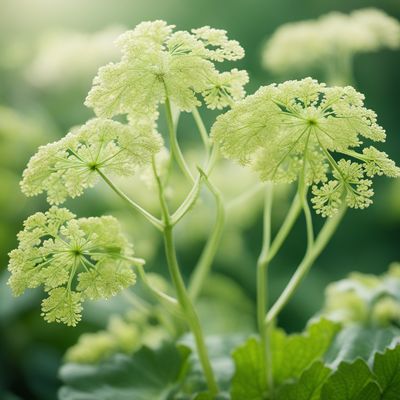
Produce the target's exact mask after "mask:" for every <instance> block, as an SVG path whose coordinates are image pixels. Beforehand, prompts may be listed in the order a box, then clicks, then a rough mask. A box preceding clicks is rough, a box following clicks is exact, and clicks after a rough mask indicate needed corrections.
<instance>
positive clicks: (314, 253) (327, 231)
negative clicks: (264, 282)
mask: <svg viewBox="0 0 400 400" xmlns="http://www.w3.org/2000/svg"><path fill="white" fill-rule="evenodd" d="M345 211H346V208H345V207H343V208H342V209H340V210H339V211H338V213H337V214H336V215H335V216H334V217H332V218H330V219H328V220H327V221H326V222H325V224H324V226H323V227H322V229H321V231H320V232H319V234H318V237H317V238H316V240H315V242H314V244H313V246H312V247H311V249H310V250H309V251H307V252H306V254H305V256H304V258H303V260H302V261H301V263H300V264H299V266H298V267H297V269H296V272H295V273H294V275H293V276H292V278H291V279H290V281H289V283H288V285H287V286H286V288H285V289H284V291H283V292H282V294H281V295H280V297H279V298H278V300H277V301H276V302H275V304H274V305H273V306H272V307H271V309H270V310H269V312H268V314H267V315H266V317H265V324H266V325H268V324H269V323H271V322H272V321H274V320H275V318H276V317H277V316H278V314H279V313H280V312H281V310H282V309H283V307H285V305H286V304H287V303H288V301H289V300H290V299H291V298H292V296H293V295H294V293H295V291H296V289H297V288H298V286H299V285H300V283H301V282H302V281H303V279H304V277H305V276H306V275H307V273H308V271H309V270H310V268H311V266H312V265H313V263H314V261H315V260H316V258H317V257H318V256H319V255H320V254H321V252H322V250H323V249H324V248H325V247H326V245H327V244H328V243H329V240H330V239H331V238H332V236H333V234H334V233H335V231H336V229H337V227H338V225H339V223H340V221H341V220H342V218H343V216H344V214H345Z"/></svg>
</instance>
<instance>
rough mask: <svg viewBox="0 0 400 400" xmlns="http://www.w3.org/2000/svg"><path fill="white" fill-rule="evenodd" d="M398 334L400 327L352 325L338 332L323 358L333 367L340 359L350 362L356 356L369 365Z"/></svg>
mask: <svg viewBox="0 0 400 400" xmlns="http://www.w3.org/2000/svg"><path fill="white" fill-rule="evenodd" d="M399 336H400V329H398V328H394V327H390V328H372V327H363V326H359V325H352V326H349V327H347V328H345V329H343V330H342V331H340V332H339V334H338V335H337V336H336V338H335V340H334V342H333V343H332V346H331V347H330V349H329V351H328V352H327V354H326V357H325V360H326V362H327V363H328V364H329V365H330V366H331V367H333V368H335V367H337V366H338V365H339V364H340V363H341V362H342V361H347V362H351V361H354V360H355V359H356V358H362V359H363V360H365V361H367V362H368V363H369V364H370V365H371V364H372V361H373V359H374V356H375V354H376V353H377V352H378V351H380V352H382V351H384V350H385V349H386V348H387V347H389V346H390V345H391V344H392V343H393V341H394V340H396V338H398V337H399Z"/></svg>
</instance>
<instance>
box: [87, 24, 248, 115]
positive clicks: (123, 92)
mask: <svg viewBox="0 0 400 400" xmlns="http://www.w3.org/2000/svg"><path fill="white" fill-rule="evenodd" d="M173 29H174V26H173V25H167V23H166V22H164V21H153V22H143V23H141V24H139V25H138V26H137V27H136V28H135V29H134V30H132V31H128V32H126V33H125V34H123V35H121V36H120V37H119V39H118V41H117V43H118V45H119V47H120V48H121V51H122V58H121V61H120V62H118V63H111V64H108V65H106V66H104V67H102V68H100V70H99V72H98V75H97V77H96V78H95V80H94V86H93V88H92V90H91V91H90V92H89V95H88V97H87V99H86V105H87V106H89V107H91V108H93V109H94V111H95V113H96V114H97V115H98V116H101V117H113V116H115V115H118V114H127V115H128V116H129V117H131V118H132V117H133V118H134V119H142V118H144V119H146V120H149V119H153V120H154V119H155V118H156V117H157V110H158V105H159V104H160V103H163V102H165V100H166V97H167V96H168V98H169V99H170V100H171V101H172V102H173V103H174V104H175V106H176V107H177V108H178V109H180V110H182V111H191V110H192V109H193V108H194V107H196V106H199V105H200V104H201V103H200V101H199V99H198V98H197V95H198V94H200V95H203V96H205V97H206V103H207V105H208V107H210V108H222V107H225V106H226V105H228V104H229V102H230V101H232V99H233V100H236V99H238V98H240V97H242V96H243V94H244V92H243V85H244V84H245V83H247V80H248V78H247V74H246V72H245V71H238V70H236V69H234V70H232V71H230V72H224V73H222V74H221V73H219V72H218V71H217V70H216V68H215V66H214V63H215V62H222V61H224V60H231V61H232V60H238V59H240V58H242V57H243V56H244V51H243V49H242V47H240V45H239V43H238V42H237V41H234V40H229V39H228V38H227V36H226V32H225V31H223V30H218V29H212V28H210V27H203V28H200V29H193V30H192V31H191V32H190V33H189V32H186V31H176V32H173Z"/></svg>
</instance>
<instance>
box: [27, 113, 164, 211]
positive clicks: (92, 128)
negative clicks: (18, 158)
mask: <svg viewBox="0 0 400 400" xmlns="http://www.w3.org/2000/svg"><path fill="white" fill-rule="evenodd" d="M161 145H162V140H161V137H160V136H159V135H158V134H157V133H155V132H154V129H153V127H152V126H149V125H143V124H142V125H139V124H136V125H124V124H121V123H119V122H116V121H112V120H108V119H101V118H97V119H93V120H90V121H89V122H87V123H86V124H85V125H83V126H82V127H80V128H79V129H76V130H74V131H72V132H71V133H69V134H68V135H67V136H65V137H64V138H63V139H61V140H59V141H57V142H54V143H50V144H48V145H46V146H42V147H40V148H39V151H38V152H37V153H36V154H35V155H34V156H33V157H32V158H31V160H30V161H29V163H28V166H27V168H26V169H25V171H24V173H23V179H22V182H21V188H22V191H23V192H24V193H25V194H26V195H27V196H34V195H37V194H40V193H42V192H46V193H47V200H48V201H49V203H50V204H60V203H62V202H64V201H65V200H66V198H67V197H77V196H80V195H81V194H82V193H83V191H84V189H86V188H90V187H93V186H94V185H95V184H96V183H97V181H98V180H99V173H98V172H99V171H100V172H104V173H110V174H112V175H118V176H128V175H131V174H133V173H134V172H135V171H136V170H137V169H138V168H140V167H142V166H144V165H146V164H149V163H150V162H151V158H152V156H153V155H154V154H155V153H157V152H158V151H159V150H160V148H161Z"/></svg>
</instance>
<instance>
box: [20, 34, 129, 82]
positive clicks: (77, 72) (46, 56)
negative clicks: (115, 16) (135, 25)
mask: <svg viewBox="0 0 400 400" xmlns="http://www.w3.org/2000/svg"><path fill="white" fill-rule="evenodd" d="M124 30H125V29H124V28H123V27H120V26H110V27H107V28H105V29H103V30H100V31H97V32H90V33H86V32H78V31H60V32H46V33H45V35H44V36H43V38H41V39H40V40H39V43H38V46H37V47H38V48H37V50H36V51H35V55H34V58H33V60H32V62H31V63H30V64H29V65H28V66H27V68H26V70H25V76H26V77H27V79H28V80H29V81H30V82H31V84H32V85H34V86H38V87H41V88H46V89H47V88H48V89H53V88H55V87H63V88H66V87H70V86H71V85H73V86H74V87H76V86H77V85H79V84H82V82H83V83H84V84H85V85H87V82H88V81H89V80H90V79H92V77H93V75H94V74H95V73H96V70H97V69H98V68H99V67H100V66H101V65H103V64H104V63H106V62H110V61H112V60H117V59H118V56H119V51H118V48H117V46H116V45H115V43H114V42H115V39H116V38H117V37H118V36H119V35H120V34H121V33H122V32H124ZM82 54H84V55H85V56H84V57H82ZM72 60H73V61H72Z"/></svg>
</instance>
